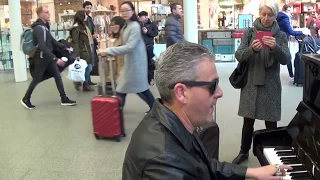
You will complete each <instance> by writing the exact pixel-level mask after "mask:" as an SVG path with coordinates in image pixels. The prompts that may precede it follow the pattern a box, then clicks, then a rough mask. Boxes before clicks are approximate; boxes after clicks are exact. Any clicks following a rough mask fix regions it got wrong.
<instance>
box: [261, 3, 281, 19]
mask: <svg viewBox="0 0 320 180" xmlns="http://www.w3.org/2000/svg"><path fill="white" fill-rule="evenodd" d="M264 6H267V7H268V8H270V9H271V10H272V12H273V14H274V15H275V16H277V15H278V12H279V5H278V2H277V1H275V0H261V1H260V5H259V12H260V11H261V9H262V8H263V7H264Z"/></svg>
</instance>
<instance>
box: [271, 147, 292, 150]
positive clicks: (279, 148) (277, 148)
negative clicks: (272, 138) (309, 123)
mask: <svg viewBox="0 0 320 180" xmlns="http://www.w3.org/2000/svg"><path fill="white" fill-rule="evenodd" d="M274 150H275V151H277V150H292V147H290V146H278V147H275V148H274Z"/></svg>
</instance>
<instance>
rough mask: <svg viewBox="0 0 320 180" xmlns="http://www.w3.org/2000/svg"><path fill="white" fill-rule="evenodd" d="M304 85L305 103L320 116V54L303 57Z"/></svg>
mask: <svg viewBox="0 0 320 180" xmlns="http://www.w3.org/2000/svg"><path fill="white" fill-rule="evenodd" d="M302 59H303V60H304V62H305V63H304V67H305V68H304V71H305V72H304V76H305V77H304V78H305V80H304V85H303V101H304V102H306V103H307V104H308V105H309V106H311V108H312V109H313V110H314V111H316V112H317V113H318V114H320V54H313V55H311V54H308V55H303V56H302Z"/></svg>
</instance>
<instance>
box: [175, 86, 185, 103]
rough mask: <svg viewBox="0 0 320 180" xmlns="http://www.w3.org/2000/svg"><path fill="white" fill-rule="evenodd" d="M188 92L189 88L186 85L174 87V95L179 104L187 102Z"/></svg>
mask: <svg viewBox="0 0 320 180" xmlns="http://www.w3.org/2000/svg"><path fill="white" fill-rule="evenodd" d="M186 90H187V87H186V86H185V85H184V84H181V83H178V84H176V85H175V86H174V89H173V91H174V95H175V98H176V99H177V101H178V102H180V103H181V104H185V103H184V102H186V96H185V91H186Z"/></svg>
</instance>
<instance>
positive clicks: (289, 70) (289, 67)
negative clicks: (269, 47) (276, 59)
mask: <svg viewBox="0 0 320 180" xmlns="http://www.w3.org/2000/svg"><path fill="white" fill-rule="evenodd" d="M291 57H292V56H291V53H290V60H289V63H288V64H287V68H288V72H289V76H290V77H291V78H292V77H293V70H292V58H291Z"/></svg>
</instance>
